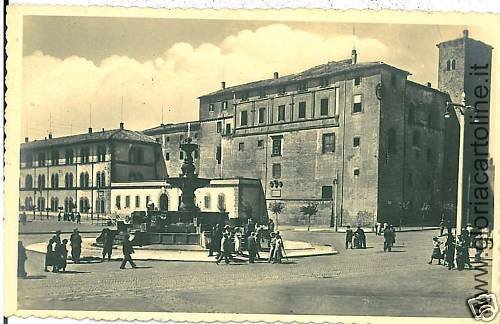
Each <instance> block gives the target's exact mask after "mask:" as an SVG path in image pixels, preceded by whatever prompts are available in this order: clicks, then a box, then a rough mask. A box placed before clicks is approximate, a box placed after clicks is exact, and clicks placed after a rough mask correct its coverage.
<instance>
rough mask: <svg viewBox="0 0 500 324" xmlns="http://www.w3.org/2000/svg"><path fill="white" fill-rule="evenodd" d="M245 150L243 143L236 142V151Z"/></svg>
mask: <svg viewBox="0 0 500 324" xmlns="http://www.w3.org/2000/svg"><path fill="white" fill-rule="evenodd" d="M244 150H245V143H239V144H238V151H240V152H241V151H244Z"/></svg>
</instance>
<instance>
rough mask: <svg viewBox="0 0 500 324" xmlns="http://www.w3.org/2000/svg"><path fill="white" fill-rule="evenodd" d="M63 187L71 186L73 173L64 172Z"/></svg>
mask: <svg viewBox="0 0 500 324" xmlns="http://www.w3.org/2000/svg"><path fill="white" fill-rule="evenodd" d="M64 187H65V188H73V173H66V174H65V175H64Z"/></svg>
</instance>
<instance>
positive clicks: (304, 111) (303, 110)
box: [299, 101, 306, 118]
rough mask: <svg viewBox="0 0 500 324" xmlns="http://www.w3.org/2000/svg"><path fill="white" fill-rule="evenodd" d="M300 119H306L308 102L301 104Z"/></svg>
mask: <svg viewBox="0 0 500 324" xmlns="http://www.w3.org/2000/svg"><path fill="white" fill-rule="evenodd" d="M299 118H306V102H305V101H301V102H299Z"/></svg>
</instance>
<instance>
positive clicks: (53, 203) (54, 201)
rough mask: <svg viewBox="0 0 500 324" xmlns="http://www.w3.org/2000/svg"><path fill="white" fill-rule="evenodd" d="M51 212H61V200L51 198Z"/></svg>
mask: <svg viewBox="0 0 500 324" xmlns="http://www.w3.org/2000/svg"><path fill="white" fill-rule="evenodd" d="M50 210H51V211H53V212H57V211H58V210H59V198H57V197H52V198H50Z"/></svg>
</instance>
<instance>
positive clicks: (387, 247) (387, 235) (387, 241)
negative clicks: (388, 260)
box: [384, 227, 392, 252]
mask: <svg viewBox="0 0 500 324" xmlns="http://www.w3.org/2000/svg"><path fill="white" fill-rule="evenodd" d="M391 250H392V231H391V229H390V228H389V227H386V228H385V229H384V252H387V251H389V252H391Z"/></svg>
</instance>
